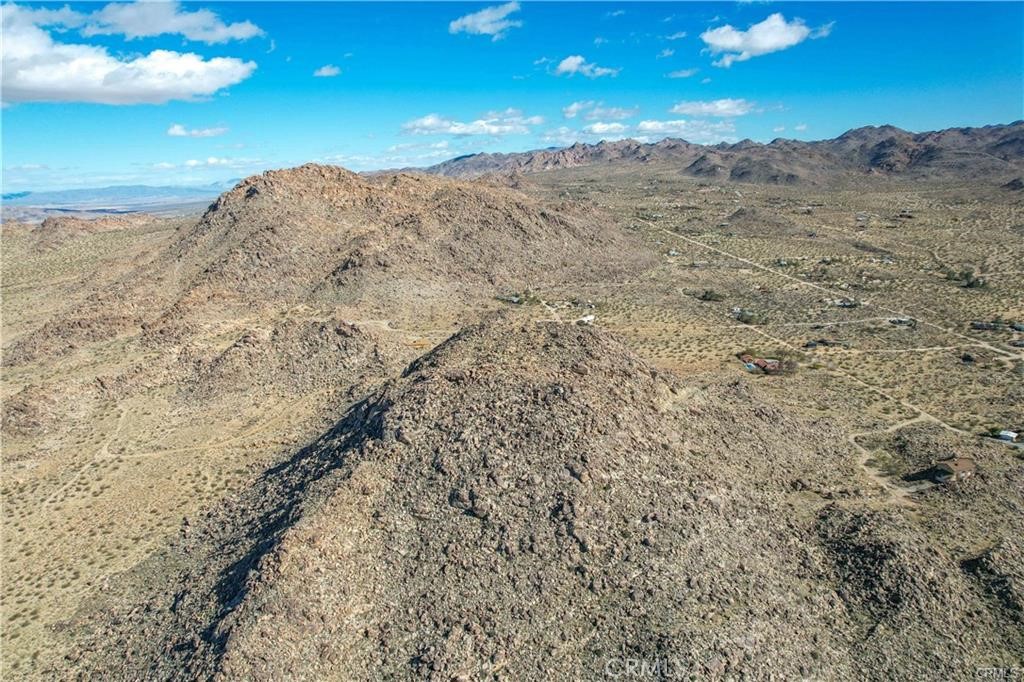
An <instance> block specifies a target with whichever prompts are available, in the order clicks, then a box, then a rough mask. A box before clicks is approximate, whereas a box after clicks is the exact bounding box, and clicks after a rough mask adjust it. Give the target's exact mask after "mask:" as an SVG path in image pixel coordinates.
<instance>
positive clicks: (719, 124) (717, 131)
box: [636, 119, 736, 144]
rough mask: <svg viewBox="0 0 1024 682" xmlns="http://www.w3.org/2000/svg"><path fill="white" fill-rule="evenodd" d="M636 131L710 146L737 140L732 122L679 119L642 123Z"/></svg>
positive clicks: (641, 133) (643, 134) (644, 134)
mask: <svg viewBox="0 0 1024 682" xmlns="http://www.w3.org/2000/svg"><path fill="white" fill-rule="evenodd" d="M636 130H637V132H638V133H640V135H642V136H651V137H662V136H671V137H682V138H685V139H687V140H689V141H690V142H697V143H699V144H709V143H713V142H722V141H726V142H731V141H734V140H735V133H736V127H735V126H734V125H733V124H732V123H731V122H730V121H700V120H687V119H678V120H674V121H640V123H638V124H637V126H636Z"/></svg>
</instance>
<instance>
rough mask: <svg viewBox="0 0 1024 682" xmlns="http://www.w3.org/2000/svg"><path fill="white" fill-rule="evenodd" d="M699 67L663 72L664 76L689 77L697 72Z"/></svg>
mask: <svg viewBox="0 0 1024 682" xmlns="http://www.w3.org/2000/svg"><path fill="white" fill-rule="evenodd" d="M698 71H699V69H679V70H678V71H669V72H668V73H666V74H665V77H666V78H689V77H690V76H694V75H696V74H697V72H698Z"/></svg>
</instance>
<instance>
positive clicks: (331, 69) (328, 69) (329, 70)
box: [313, 64, 341, 78]
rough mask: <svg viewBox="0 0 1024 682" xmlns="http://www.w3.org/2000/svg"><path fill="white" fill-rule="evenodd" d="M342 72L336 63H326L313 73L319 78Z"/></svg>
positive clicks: (331, 76)
mask: <svg viewBox="0 0 1024 682" xmlns="http://www.w3.org/2000/svg"><path fill="white" fill-rule="evenodd" d="M340 74H341V69H339V68H338V67H337V66H335V65H334V64H324V65H323V66H321V67H320V68H319V69H317V70H316V71H314V72H313V75H314V76H316V77H317V78H333V77H334V76H338V75H340Z"/></svg>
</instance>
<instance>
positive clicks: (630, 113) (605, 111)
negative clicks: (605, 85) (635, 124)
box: [585, 105, 640, 121]
mask: <svg viewBox="0 0 1024 682" xmlns="http://www.w3.org/2000/svg"><path fill="white" fill-rule="evenodd" d="M639 112H640V108H639V107H633V108H632V109H627V108H625V107H603V106H601V105H598V106H596V107H594V108H593V109H592V110H591V111H588V112H587V115H586V117H585V118H586V119H587V120H589V121H596V120H598V119H611V120H613V121H622V120H624V119H627V118H633V117H634V116H636V115H637V114H638V113H639Z"/></svg>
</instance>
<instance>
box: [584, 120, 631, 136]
mask: <svg viewBox="0 0 1024 682" xmlns="http://www.w3.org/2000/svg"><path fill="white" fill-rule="evenodd" d="M627 130H628V128H627V127H626V126H625V125H623V124H621V123H602V122H601V121H598V122H597V123H592V124H590V125H588V126H587V127H585V128H584V129H583V132H584V133H586V134H587V135H621V134H622V133H624V132H626V131H627Z"/></svg>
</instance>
